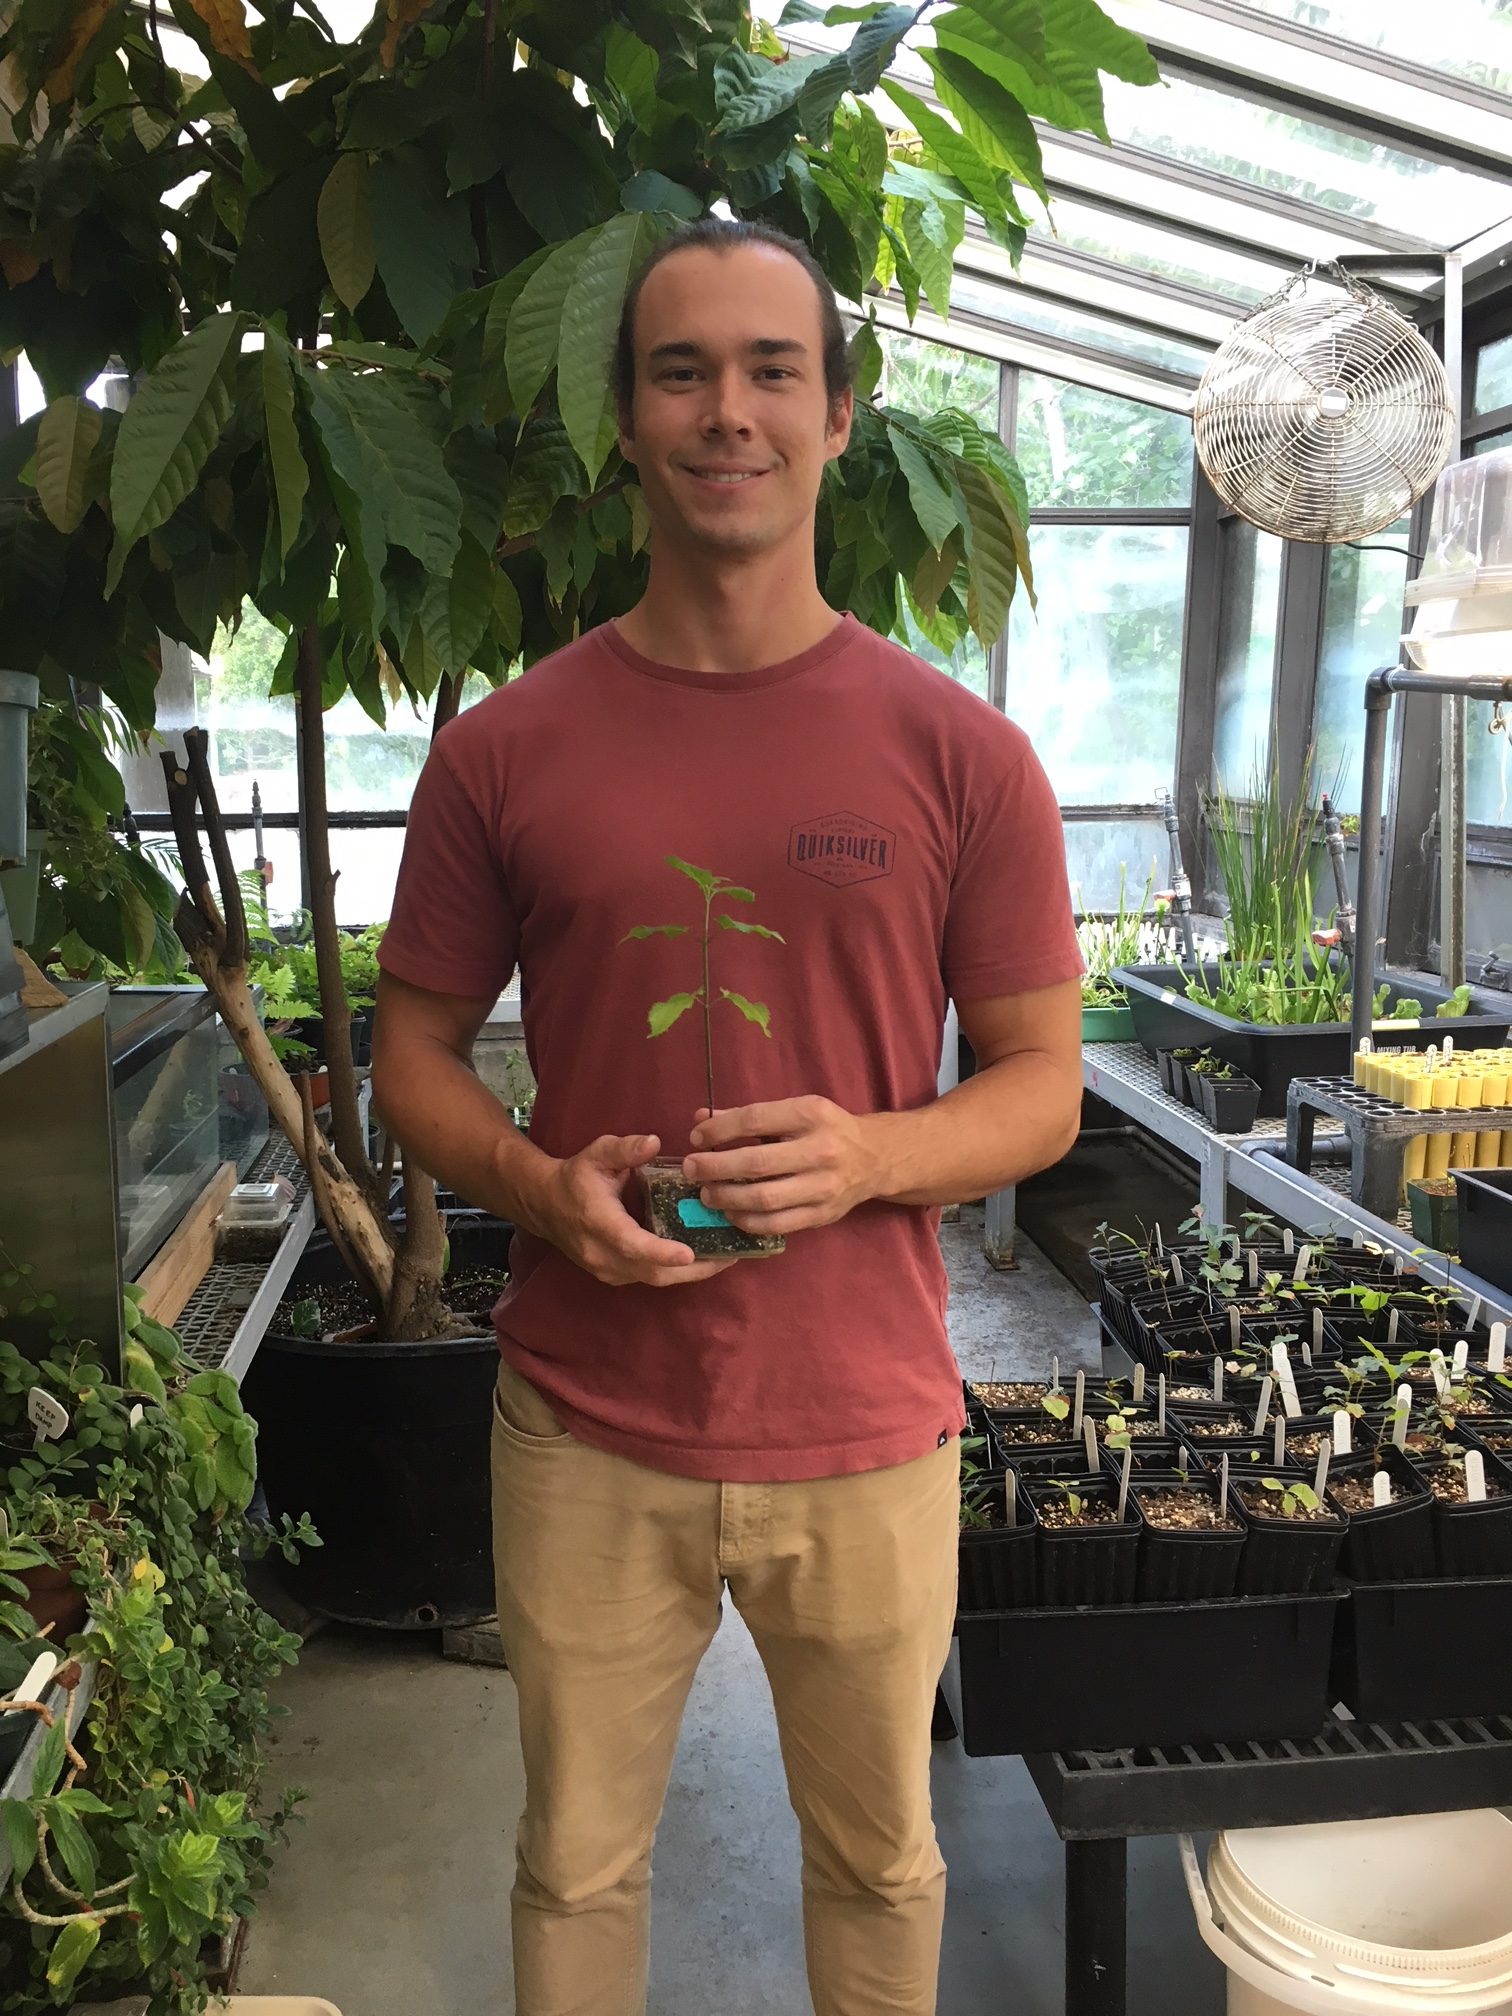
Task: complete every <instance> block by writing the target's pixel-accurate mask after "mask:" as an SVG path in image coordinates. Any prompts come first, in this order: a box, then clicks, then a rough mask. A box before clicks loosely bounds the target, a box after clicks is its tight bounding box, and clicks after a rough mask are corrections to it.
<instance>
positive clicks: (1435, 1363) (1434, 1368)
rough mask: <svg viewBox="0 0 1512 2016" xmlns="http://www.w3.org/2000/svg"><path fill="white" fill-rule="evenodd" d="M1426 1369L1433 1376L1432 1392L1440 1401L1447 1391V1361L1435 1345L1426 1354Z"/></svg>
mask: <svg viewBox="0 0 1512 2016" xmlns="http://www.w3.org/2000/svg"><path fill="white" fill-rule="evenodd" d="M1428 1369H1429V1371H1430V1372H1431V1373H1432V1374H1433V1390H1434V1391H1435V1392H1436V1393H1437V1394H1438V1397H1439V1398H1440V1400H1442V1399H1443V1397H1444V1395H1445V1394H1446V1393H1447V1392H1448V1391H1449V1361H1448V1360H1447V1359H1446V1358H1445V1356H1444V1354H1443V1352H1442V1351H1441V1350H1440V1349H1439V1347H1438V1346H1437V1344H1435V1345H1434V1347H1433V1349H1432V1350H1431V1351H1430V1352H1429V1353H1428Z"/></svg>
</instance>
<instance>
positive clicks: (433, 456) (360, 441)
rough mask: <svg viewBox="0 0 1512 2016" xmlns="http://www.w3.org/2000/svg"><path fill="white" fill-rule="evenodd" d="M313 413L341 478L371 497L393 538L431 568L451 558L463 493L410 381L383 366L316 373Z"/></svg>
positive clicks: (439, 569)
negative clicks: (355, 373) (355, 372)
mask: <svg viewBox="0 0 1512 2016" xmlns="http://www.w3.org/2000/svg"><path fill="white" fill-rule="evenodd" d="M317 389H318V392H319V393H320V395H321V396H320V397H319V398H318V399H317V401H316V403H315V417H316V422H317V425H318V426H319V428H320V432H321V438H322V441H323V442H324V444H325V447H326V452H327V453H328V454H329V456H330V458H331V462H332V465H333V466H334V467H335V468H336V470H337V471H338V473H339V474H340V475H341V477H342V478H343V480H344V481H345V482H346V483H347V484H348V485H349V486H350V487H351V488H352V489H353V490H355V491H358V492H359V494H363V493H366V494H367V495H369V496H371V497H372V498H374V499H376V500H377V503H378V508H379V509H380V510H381V512H382V516H383V524H384V529H385V533H386V536H387V538H388V540H389V541H390V543H391V544H393V545H395V546H403V547H404V548H405V550H406V551H407V552H410V553H413V554H414V556H415V558H416V559H417V560H419V561H420V562H421V564H422V565H423V566H425V567H427V568H429V569H430V571H431V572H432V573H444V572H445V571H446V569H447V568H448V567H450V565H451V563H452V558H453V556H454V555H455V553H456V551H457V542H458V540H459V538H460V536H461V526H462V495H461V492H460V491H459V490H458V488H457V485H456V483H455V481H454V480H453V478H452V476H451V473H450V471H449V470H448V469H447V467H446V463H445V461H444V459H443V457H442V453H441V448H440V445H439V444H438V442H437V441H436V439H435V436H434V435H433V434H432V433H431V432H429V431H428V430H427V429H426V427H425V426H424V425H423V424H422V422H421V419H420V417H419V414H418V411H417V407H416V403H415V400H414V388H413V386H412V385H411V384H410V383H408V382H404V381H398V380H396V379H395V378H394V377H393V376H392V375H391V374H390V373H388V372H383V371H370V372H363V373H362V374H361V375H360V376H355V377H354V376H353V375H352V374H351V373H349V372H346V371H343V370H340V369H335V370H330V371H324V372H322V373H321V374H320V381H319V385H318V388H317Z"/></svg>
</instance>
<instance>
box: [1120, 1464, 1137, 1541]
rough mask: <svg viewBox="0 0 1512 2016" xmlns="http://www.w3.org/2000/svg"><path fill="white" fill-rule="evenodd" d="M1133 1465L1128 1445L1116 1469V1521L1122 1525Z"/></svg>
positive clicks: (1125, 1513)
mask: <svg viewBox="0 0 1512 2016" xmlns="http://www.w3.org/2000/svg"><path fill="white" fill-rule="evenodd" d="M1133 1467H1134V1451H1133V1448H1132V1447H1130V1448H1128V1449H1125V1451H1124V1453H1123V1462H1122V1463H1121V1464H1120V1466H1119V1471H1118V1523H1119V1525H1120V1526H1122V1524H1123V1522H1124V1520H1125V1518H1126V1517H1127V1515H1128V1510H1129V1472H1130V1470H1131V1469H1132V1468H1133Z"/></svg>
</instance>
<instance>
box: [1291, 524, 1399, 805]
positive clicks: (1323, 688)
mask: <svg viewBox="0 0 1512 2016" xmlns="http://www.w3.org/2000/svg"><path fill="white" fill-rule="evenodd" d="M1406 544H1407V520H1406V519H1405V518H1399V519H1398V520H1397V522H1396V524H1395V525H1392V526H1389V527H1388V528H1387V529H1386V530H1385V531H1384V532H1380V533H1377V534H1376V537H1375V539H1374V540H1372V541H1371V542H1370V543H1369V545H1368V546H1366V547H1358V546H1334V547H1332V548H1330V550H1329V555H1328V585H1327V588H1326V591H1325V598H1324V604H1323V639H1322V647H1321V651H1320V654H1319V661H1318V693H1317V703H1316V711H1315V716H1314V724H1315V725H1314V741H1315V743H1316V746H1317V766H1316V767H1317V774H1318V776H1319V777H1320V778H1322V779H1328V780H1332V779H1334V778H1335V777H1337V780H1338V782H1337V789H1336V790H1335V791H1334V793H1333V797H1334V803H1335V805H1336V807H1337V809H1338V810H1339V811H1341V812H1358V811H1359V809H1360V765H1361V760H1362V755H1363V748H1364V739H1365V680H1366V678H1367V677H1368V675H1369V674H1370V673H1372V672H1374V671H1375V670H1376V668H1377V667H1378V666H1381V665H1394V664H1395V663H1396V662H1397V657H1398V652H1399V648H1400V642H1401V635H1402V623H1403V616H1402V591H1403V588H1404V586H1405V584H1406V580H1407V555H1406V552H1405V548H1406ZM1393 547H1394V548H1398V549H1401V550H1397V551H1388V550H1385V549H1387V548H1393Z"/></svg>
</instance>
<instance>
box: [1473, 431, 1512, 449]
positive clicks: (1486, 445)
mask: <svg viewBox="0 0 1512 2016" xmlns="http://www.w3.org/2000/svg"><path fill="white" fill-rule="evenodd" d="M1509 442H1512V427H1503V428H1502V430H1501V432H1500V433H1499V434H1483V435H1482V436H1481V438H1480V440H1479V441H1472V442H1471V443H1470V446H1469V448H1468V450H1467V451H1466V452H1467V453H1468V454H1471V455H1489V454H1490V453H1491V451H1492V449H1493V448H1505V447H1506V446H1507V445H1508V443H1509Z"/></svg>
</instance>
